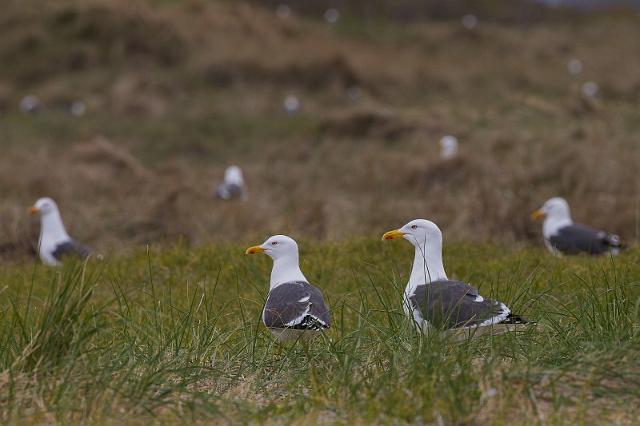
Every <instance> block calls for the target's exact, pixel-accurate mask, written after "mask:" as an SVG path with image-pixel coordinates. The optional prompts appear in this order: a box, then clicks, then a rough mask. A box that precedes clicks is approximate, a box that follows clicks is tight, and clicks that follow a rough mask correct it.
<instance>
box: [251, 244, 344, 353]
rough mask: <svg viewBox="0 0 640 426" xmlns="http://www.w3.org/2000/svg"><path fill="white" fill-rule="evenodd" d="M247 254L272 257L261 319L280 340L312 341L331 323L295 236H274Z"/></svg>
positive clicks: (327, 310)
mask: <svg viewBox="0 0 640 426" xmlns="http://www.w3.org/2000/svg"><path fill="white" fill-rule="evenodd" d="M245 253H246V254H255V253H265V254H266V255H268V256H269V257H271V259H273V269H272V270H271V281H270V283H269V295H268V296H267V302H266V303H265V306H264V310H263V312H262V322H263V323H264V325H265V326H266V327H267V328H268V329H269V331H270V332H271V333H272V334H273V335H274V336H275V337H276V339H277V340H278V341H279V342H286V341H292V340H298V339H301V340H309V339H311V338H313V337H316V336H317V335H319V334H320V333H322V331H323V330H325V329H327V328H329V327H330V326H331V316H330V315H329V309H328V308H327V306H326V305H325V303H324V297H323V296H322V292H321V291H320V290H319V289H318V288H317V287H314V286H313V285H311V284H309V280H307V278H306V277H305V276H304V274H303V273H302V271H301V270H300V264H299V256H298V244H297V243H296V242H295V241H294V240H293V238H290V237H287V236H286V235H274V236H272V237H269V238H268V239H267V240H266V241H265V242H264V243H262V244H261V245H259V246H253V247H249V248H248V249H247V250H246V252H245Z"/></svg>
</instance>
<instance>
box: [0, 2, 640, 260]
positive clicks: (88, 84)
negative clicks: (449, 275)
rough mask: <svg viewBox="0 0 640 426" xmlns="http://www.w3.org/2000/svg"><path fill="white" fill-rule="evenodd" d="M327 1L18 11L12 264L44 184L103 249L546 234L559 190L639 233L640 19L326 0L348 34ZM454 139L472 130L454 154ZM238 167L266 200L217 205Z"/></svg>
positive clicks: (11, 137) (19, 6)
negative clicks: (417, 231)
mask: <svg viewBox="0 0 640 426" xmlns="http://www.w3.org/2000/svg"><path fill="white" fill-rule="evenodd" d="M310 3H311V2H301V3H300V9H299V10H297V9H296V8H295V7H294V2H292V3H291V5H290V7H289V8H288V10H287V9H283V8H281V7H280V8H278V3H276V2H269V3H264V2H260V3H257V2H248V1H247V2H245V1H216V2H210V1H205V0H189V1H184V2H178V1H160V0H155V1H152V0H147V1H143V0H127V1H124V0H90V1H84V2H76V1H71V0H59V1H56V2H41V1H37V0H9V1H7V2H5V7H4V11H3V13H2V14H0V63H2V66H1V67H0V145H1V147H2V156H1V160H0V162H1V163H0V164H1V167H0V197H1V198H0V200H1V202H0V257H4V258H12V257H17V256H21V255H24V254H27V253H29V252H30V251H31V250H32V247H33V245H34V244H35V242H36V241H37V232H38V224H37V221H35V220H33V219H32V220H30V219H29V218H28V217H27V216H26V213H25V212H26V208H27V207H28V206H29V205H30V204H32V203H33V201H34V200H35V199H36V198H37V197H40V196H43V195H48V196H51V197H53V198H55V199H56V200H57V201H58V203H59V205H60V207H61V210H62V214H63V218H64V220H65V222H66V223H67V227H68V228H69V231H70V233H71V234H72V235H73V236H75V237H77V238H78V239H79V240H82V241H86V242H87V243H90V244H91V245H93V246H95V247H98V248H99V249H101V250H103V251H104V250H108V249H109V248H113V247H127V246H132V245H139V244H144V243H148V242H152V243H154V242H158V243H163V242H171V241H175V240H177V239H180V238H182V239H183V240H184V241H186V242H188V243H194V244H198V243H201V242H204V241H221V240H229V239H237V238H244V239H246V240H247V241H249V240H250V239H255V238H262V237H263V236H265V235H266V234H268V233H274V232H278V233H291V234H292V235H295V236H305V237H312V238H332V239H334V238H345V237H348V236H352V235H361V234H376V233H381V232H382V231H385V230H387V229H388V228H389V227H390V226H391V227H392V226H396V225H400V224H402V223H404V222H405V221H406V220H407V219H410V218H414V217H428V218H432V219H433V220H435V221H436V222H437V223H439V224H440V225H442V228H443V229H444V230H445V234H446V235H447V237H448V238H451V239H471V240H492V241H499V242H507V243H509V242H515V241H526V240H532V241H536V242H537V241H538V240H539V239H540V237H539V234H540V229H539V228H540V226H539V224H532V223H530V222H529V216H528V214H529V212H530V211H531V210H532V209H534V208H536V207H538V206H539V205H540V204H541V203H542V202H543V201H544V200H545V199H546V198H548V197H550V196H555V195H562V196H565V197H566V198H568V199H569V201H570V203H571V205H572V207H573V210H574V218H575V219H576V220H578V221H585V222H588V223H591V224H593V225H596V226H603V227H607V228H608V229H609V230H611V231H615V232H618V233H620V234H621V235H623V236H624V237H625V238H626V239H627V240H634V239H636V238H637V236H638V227H639V223H640V220H639V219H640V205H639V200H640V198H639V195H640V180H639V179H638V178H637V167H638V164H640V146H639V144H638V140H639V137H640V119H639V118H640V116H639V109H638V107H639V104H640V45H639V44H638V43H637V40H638V39H640V16H638V14H637V13H635V12H633V13H631V12H628V11H620V10H618V11H612V12H607V13H599V14H582V13H578V12H575V11H569V10H564V9H553V10H548V9H544V8H542V7H541V6H540V5H539V4H533V3H528V4H527V5H526V7H525V8H514V7H513V4H514V3H515V2H499V1H494V2H492V1H483V2H446V3H447V4H452V5H455V7H454V6H449V7H448V8H446V9H437V8H436V7H435V6H433V4H434V3H435V2H426V3H424V2H418V1H415V2H410V1H408V0H406V1H402V2H398V3H397V4H396V3H394V2H391V1H388V2H371V3H369V6H368V8H367V7H366V6H367V2H358V1H354V2H342V3H340V2H335V3H328V2H326V3H322V4H323V5H326V7H331V6H334V7H336V8H337V9H338V11H339V10H340V7H341V5H342V6H343V9H342V13H340V14H339V17H338V19H337V21H336V22H335V23H333V24H331V23H329V22H327V21H326V19H325V18H324V17H323V14H324V11H323V9H316V7H317V6H314V7H311V6H308V5H309V4H310ZM304 4H306V5H307V6H308V7H302V6H303V5H304ZM430 4H431V5H432V6H430V7H432V9H429V7H427V6H429V5H430ZM345 5H348V6H345ZM358 5H360V6H358ZM412 5H413V6H412ZM424 5H427V6H424ZM323 7H324V6H323ZM412 7H414V9H412ZM425 7H426V8H425ZM467 9H469V11H468V12H467V11H466V10H467ZM412 11H414V12H415V13H411V12H412ZM465 15H466V16H467V19H466V20H464V21H465V25H463V16H465ZM469 16H473V18H474V19H475V21H473V19H471V18H469ZM387 17H389V19H387ZM409 18H411V19H409ZM470 24H473V25H470ZM572 59H574V60H575V59H578V60H579V61H580V62H581V64H582V70H581V72H580V73H579V74H571V73H570V72H569V71H568V69H567V64H568V63H569V61H571V60H572ZM587 82H595V83H597V91H596V93H595V95H594V93H593V92H594V91H593V90H592V91H591V92H589V90H586V92H587V93H586V94H585V93H584V92H585V90H584V84H585V83H587ZM590 87H591V89H593V88H594V87H596V86H594V85H591V86H590ZM27 95H35V96H37V97H38V98H39V100H40V101H41V102H42V105H41V106H40V107H39V109H37V110H36V111H35V112H34V113H23V112H21V111H20V103H21V99H23V98H24V97H25V96H27ZM287 96H295V97H297V98H298V100H299V102H300V108H299V110H298V111H296V112H295V113H287V112H285V111H284V109H283V102H284V100H285V98H286V97H287ZM73 105H76V106H77V105H82V106H84V107H86V112H84V114H81V115H80V112H83V111H79V110H77V109H73V111H74V113H75V114H76V115H74V114H71V113H70V111H71V110H72V106H73ZM446 134H453V135H456V136H457V137H458V138H459V140H460V149H461V156H460V158H458V159H456V160H454V161H450V162H443V161H441V160H439V156H438V140H439V139H440V138H441V137H442V136H443V135H446ZM228 164H238V165H240V166H241V167H243V168H244V170H245V174H246V177H247V179H248V185H249V191H250V199H249V201H247V202H244V203H243V202H238V203H223V202H220V201H216V200H213V199H212V198H211V191H212V189H213V186H214V184H215V183H216V182H218V181H219V180H220V179H221V178H222V175H223V171H224V168H225V167H226V166H227V165H228Z"/></svg>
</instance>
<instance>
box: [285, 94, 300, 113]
mask: <svg viewBox="0 0 640 426" xmlns="http://www.w3.org/2000/svg"><path fill="white" fill-rule="evenodd" d="M283 106H284V110H285V111H286V112H287V114H289V115H294V114H296V113H297V112H298V110H299V109H300V100H299V99H298V97H297V96H294V95H288V96H287V97H286V98H284V102H283Z"/></svg>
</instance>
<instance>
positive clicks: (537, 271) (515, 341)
mask: <svg viewBox="0 0 640 426" xmlns="http://www.w3.org/2000/svg"><path fill="white" fill-rule="evenodd" d="M242 249H243V247H239V246H238V247H237V246H206V247H202V248H199V249H186V248H185V247H182V246H177V247H175V248H172V249H164V250H151V251H150V252H148V253H146V252H136V253H132V254H131V255H128V256H122V257H110V258H109V259H108V260H106V261H104V262H96V263H93V262H90V263H89V264H88V265H82V264H79V263H78V264H68V265H66V266H65V267H63V268H60V269H47V268H45V267H43V266H42V265H40V264H38V263H35V262H25V263H19V264H9V265H7V266H5V267H4V268H3V270H2V271H1V272H0V292H1V293H0V297H1V299H0V300H1V302H0V303H1V304H0V421H2V422H3V423H14V424H17V423H24V422H25V421H27V420H28V423H42V422H45V421H46V422H60V423H78V422H84V423H119V422H120V421H122V419H127V420H126V422H129V423H135V424H138V423H149V422H158V423H173V422H175V423H181V422H184V421H190V420H200V421H206V422H214V421H217V422H220V423H223V422H224V423H229V422H230V423H247V422H258V423H262V422H266V421H267V420H268V421H271V422H275V423H291V422H296V423H304V422H306V423H316V422H320V421H329V422H337V423H349V424H352V423H371V422H376V423H392V422H393V423H405V422H406V423H418V422H425V423H435V422H440V421H443V422H444V423H445V424H514V423H518V424H538V423H540V422H542V421H545V422H547V421H549V422H551V423H553V424H576V422H577V423H585V422H587V421H588V422H589V423H591V424H593V423H604V422H611V421H614V420H615V421H618V422H622V423H625V422H627V423H631V422H632V421H633V419H635V418H637V416H638V414H640V413H639V409H638V401H639V400H640V391H639V389H640V369H639V368H638V365H637V359H638V357H639V356H640V327H639V325H638V324H640V263H639V262H638V258H639V257H640V252H638V251H637V250H631V251H629V252H627V253H625V254H624V255H623V256H621V257H619V258H616V259H607V258H601V259H591V258H586V257H585V258H582V257H578V258H561V259H558V258H553V257H551V256H549V255H548V254H547V253H545V252H544V251H542V250H534V249H521V250H516V251H511V250H507V249H504V248H500V247H493V246H487V245H460V244H458V245H455V244H454V245H451V246H449V247H448V248H447V250H446V252H445V263H446V266H447V269H448V271H449V272H450V276H451V277H455V278H459V279H465V280H469V281H471V282H472V283H474V284H475V285H476V286H478V287H480V290H481V291H482V292H483V294H485V295H491V296H494V297H497V298H500V299H501V300H503V301H505V302H507V303H508V304H509V305H511V307H512V308H513V310H514V311H516V312H518V313H523V314H524V315H526V316H528V317H530V318H533V319H536V320H538V321H539V322H540V324H542V325H543V327H542V329H541V330H538V331H535V330H530V331H528V332H526V333H524V334H522V335H505V336H499V337H493V338H490V337H486V338H477V339H473V340H468V341H464V342H461V343H454V342H452V341H449V340H447V338H446V336H442V335H439V334H433V335H429V336H421V335H418V334H417V333H415V332H414V331H413V330H412V328H411V326H410V324H409V323H408V321H406V320H405V319H404V317H403V315H402V312H401V303H400V295H401V292H402V289H403V287H404V283H405V280H406V278H407V273H408V270H409V262H410V260H411V257H412V256H411V248H410V247H408V245H406V244H392V243H382V242H379V241H375V240H354V241H350V242H343V243H322V244H318V245H316V244H310V243H307V244H302V253H301V256H302V259H303V263H302V268H303V270H304V271H305V273H307V276H308V277H309V279H310V280H311V281H312V282H314V283H316V284H317V285H318V286H320V287H321V288H322V289H323V290H324V292H325V294H326V296H327V298H328V302H329V304H330V306H331V308H332V314H333V318H334V326H333V327H332V329H331V330H330V331H329V332H328V333H327V334H326V335H325V336H324V338H321V339H317V340H316V341H314V342H313V343H312V344H310V345H309V346H308V347H307V346H303V345H300V344H298V345H293V346H287V347H284V348H283V349H282V350H280V349H279V348H278V347H277V346H276V345H275V344H274V342H273V340H272V338H271V337H270V335H269V334H268V333H267V332H266V330H265V329H264V327H263V325H262V323H261V321H260V314H261V309H262V304H263V303H264V299H265V296H266V293H267V290H268V274H269V271H270V266H271V265H270V261H269V259H268V258H266V256H262V257H258V256H251V257H249V256H244V255H243V254H242V253H243V250H242Z"/></svg>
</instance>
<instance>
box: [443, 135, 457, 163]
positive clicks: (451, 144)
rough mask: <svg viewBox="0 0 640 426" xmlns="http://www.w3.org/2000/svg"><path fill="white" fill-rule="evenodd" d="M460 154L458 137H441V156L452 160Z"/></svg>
mask: <svg viewBox="0 0 640 426" xmlns="http://www.w3.org/2000/svg"><path fill="white" fill-rule="evenodd" d="M457 155H458V138H456V137H455V136H451V135H447V136H443V137H442V139H440V158H441V159H442V160H451V159H452V158H455V157H456V156H457Z"/></svg>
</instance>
